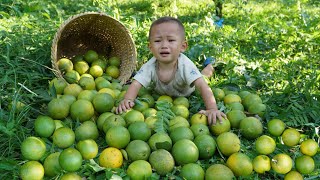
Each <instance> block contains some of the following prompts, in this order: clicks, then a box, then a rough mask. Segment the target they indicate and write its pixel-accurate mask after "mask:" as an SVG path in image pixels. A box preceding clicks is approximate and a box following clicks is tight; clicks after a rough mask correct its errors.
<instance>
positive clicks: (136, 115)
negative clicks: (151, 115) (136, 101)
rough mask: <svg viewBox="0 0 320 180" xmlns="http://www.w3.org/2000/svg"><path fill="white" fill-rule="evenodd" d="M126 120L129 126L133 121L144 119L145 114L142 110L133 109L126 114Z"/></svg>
mask: <svg viewBox="0 0 320 180" xmlns="http://www.w3.org/2000/svg"><path fill="white" fill-rule="evenodd" d="M124 120H125V121H126V123H127V126H129V125H130V124H131V123H133V122H137V121H144V116H143V114H142V112H140V111H137V110H134V109H131V110H130V111H129V112H127V113H126V114H125V116H124Z"/></svg>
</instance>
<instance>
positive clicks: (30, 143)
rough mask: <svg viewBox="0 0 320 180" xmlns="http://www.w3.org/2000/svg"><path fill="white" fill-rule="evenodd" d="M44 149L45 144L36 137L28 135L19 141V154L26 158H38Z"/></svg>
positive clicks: (35, 159)
mask: <svg viewBox="0 0 320 180" xmlns="http://www.w3.org/2000/svg"><path fill="white" fill-rule="evenodd" d="M46 150H47V149H46V144H45V143H44V141H43V140H42V139H40V138H38V137H34V136H29V137H27V138H26V139H25V140H24V141H23V142H22V143H21V154H22V156H23V157H24V158H25V159H27V160H34V161H37V160H40V159H41V158H42V156H43V155H44V154H45V152H46Z"/></svg>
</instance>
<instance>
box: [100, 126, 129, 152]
mask: <svg viewBox="0 0 320 180" xmlns="http://www.w3.org/2000/svg"><path fill="white" fill-rule="evenodd" d="M105 139H106V141H107V144H108V145H109V146H111V147H115V148H118V149H122V148H125V147H126V146H127V145H128V144H129V142H130V133H129V131H128V129H127V128H125V127H123V126H115V127H113V128H110V129H109V130H108V131H107V133H106V138H105Z"/></svg>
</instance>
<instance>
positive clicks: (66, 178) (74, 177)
mask: <svg viewBox="0 0 320 180" xmlns="http://www.w3.org/2000/svg"><path fill="white" fill-rule="evenodd" d="M60 180H82V178H81V176H79V175H78V174H77V173H75V172H68V173H65V174H63V175H62V176H61V179H60Z"/></svg>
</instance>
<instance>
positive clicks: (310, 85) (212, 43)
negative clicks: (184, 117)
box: [0, 0, 320, 179]
mask: <svg viewBox="0 0 320 180" xmlns="http://www.w3.org/2000/svg"><path fill="white" fill-rule="evenodd" d="M319 7H320V3H319V2H318V1H317V0H254V1H246V0H236V1H231V0H224V9H223V15H224V20H225V21H224V25H223V27H222V28H219V27H217V26H216V25H215V24H214V21H215V20H216V19H215V18H216V17H215V15H214V3H213V2H212V1H210V0H198V1H191V0H187V1H180V0H175V1H171V0H158V1H142V0H121V1H120V0H107V1H105V0H90V1H80V2H79V1H75V0H59V1H58V0H51V1H48V0H42V1H39V0H29V1H23V0H13V1H12V0H3V1H1V2H0V72H1V76H0V96H1V98H0V132H1V133H0V161H1V163H0V171H1V175H0V179H8V177H13V178H15V179H16V178H18V172H17V169H18V168H17V167H19V166H20V165H21V164H22V163H23V161H22V160H21V157H20V144H21V142H22V141H23V140H24V139H25V138H26V137H27V136H30V135H32V134H33V133H34V132H33V131H32V129H33V122H34V119H35V117H37V116H38V115H39V114H43V113H44V111H45V108H46V104H47V103H48V101H49V100H50V98H51V97H50V96H49V93H48V81H49V80H51V79H52V78H53V77H54V74H53V73H52V71H51V60H50V53H51V50H50V48H51V43H52V40H53V38H54V34H55V33H56V31H57V29H58V28H59V26H60V25H61V24H62V23H63V21H65V20H66V19H67V18H69V17H70V16H72V15H76V14H78V13H82V12H87V11H98V12H104V13H107V14H109V15H110V16H112V17H114V18H116V19H118V20H120V21H121V22H122V23H124V25H125V26H126V27H127V28H128V29H129V31H130V32H131V34H132V36H133V39H134V41H135V44H136V48H137V54H138V68H139V67H140V66H141V64H143V63H144V62H146V61H147V60H148V58H150V57H151V54H150V52H149V51H148V48H147V35H148V28H149V26H150V24H151V22H152V21H153V20H155V19H156V18H157V17H160V16H163V15H171V16H176V17H178V18H179V19H181V20H182V22H183V23H184V25H185V27H186V32H187V39H188V43H189V48H188V50H187V52H186V54H187V55H188V56H189V57H190V58H191V59H192V60H193V61H194V62H195V63H196V64H197V65H199V68H201V64H202V62H203V60H204V59H205V58H206V57H207V56H214V57H216V58H217V63H216V65H217V67H216V73H215V75H214V77H212V78H211V79H210V80H209V84H210V85H211V86H212V87H233V88H240V89H247V90H250V91H254V92H256V93H258V94H259V95H260V96H261V97H262V98H263V100H264V103H265V104H267V107H268V108H267V113H266V116H265V118H264V122H267V121H268V120H270V119H272V118H275V117H277V118H280V119H282V120H283V121H285V122H286V124H287V125H288V126H292V127H295V128H297V129H299V130H301V132H304V133H305V136H308V137H311V138H315V139H319V126H320V104H319V101H318V99H319V94H320V92H319V89H320V87H319V86H320V83H319V82H320V70H319V69H320V68H319V66H320V65H319V59H320V47H319V46H320V25H319V24H320V23H319V19H320V8H319ZM190 99H191V102H192V103H193V106H194V107H198V106H201V102H200V103H199V101H201V99H198V98H196V97H191V98H190ZM12 101H21V102H23V103H25V104H26V105H27V106H25V107H24V108H22V109H21V110H20V111H17V109H19V108H18V107H16V106H15V105H14V106H12V107H11V108H9V106H10V105H11V102H12ZM245 143H246V142H244V144H243V147H242V148H241V149H242V150H243V151H244V152H248V154H250V148H252V147H251V144H249V142H248V144H245ZM278 146H280V150H281V151H283V152H285V151H287V150H288V149H286V148H285V147H281V145H280V144H279V143H278ZM290 150H292V149H290ZM292 151H294V149H293V150H292ZM315 161H316V166H317V167H316V168H317V169H318V171H317V173H319V169H320V164H319V162H320V161H319V157H317V159H315ZM91 163H93V162H91ZM208 163H210V162H203V164H202V165H204V166H205V165H206V164H208ZM85 166H88V167H91V168H93V169H94V168H95V167H96V166H95V165H94V164H90V163H88V164H86V165H85ZM119 171H120V172H119V174H121V173H124V172H121V170H119ZM83 173H84V174H86V173H87V174H89V172H83ZM173 174H174V173H173ZM106 175H107V176H108V175H110V172H106ZM317 175H318V174H314V176H310V179H313V178H317V177H318V176H317ZM100 176H103V175H100ZM97 178H98V177H97ZM259 178H261V177H259V176H258V175H256V174H255V175H253V176H252V177H250V179H259ZM264 178H269V179H277V178H279V176H278V175H276V174H269V175H268V177H264Z"/></svg>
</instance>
